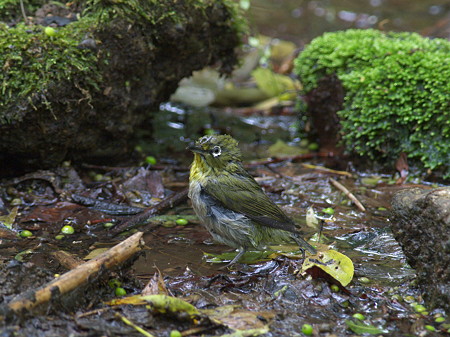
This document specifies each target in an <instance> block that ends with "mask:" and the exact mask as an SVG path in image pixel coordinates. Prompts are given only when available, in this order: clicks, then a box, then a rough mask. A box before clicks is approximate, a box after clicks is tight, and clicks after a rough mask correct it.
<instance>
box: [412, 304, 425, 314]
mask: <svg viewBox="0 0 450 337" xmlns="http://www.w3.org/2000/svg"><path fill="white" fill-rule="evenodd" d="M413 308H414V311H415V312H424V311H426V310H427V308H425V307H424V306H423V305H422V304H417V305H415V306H414V307H413Z"/></svg>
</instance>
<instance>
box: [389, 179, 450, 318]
mask: <svg viewBox="0 0 450 337" xmlns="http://www.w3.org/2000/svg"><path fill="white" fill-rule="evenodd" d="M392 208H393V216H392V220H393V221H392V231H393V233H394V236H395V238H396V240H397V241H399V242H400V245H401V246H402V248H403V251H404V253H405V255H406V257H407V260H408V263H409V264H410V265H411V266H412V267H413V268H415V269H416V271H417V277H418V281H419V284H420V286H421V288H422V290H423V293H424V297H425V299H426V301H427V302H428V305H429V306H430V307H444V308H445V309H447V310H450V187H442V188H437V189H431V190H428V189H421V188H413V189H407V190H402V191H400V192H397V193H396V194H395V196H394V198H393V201H392Z"/></svg>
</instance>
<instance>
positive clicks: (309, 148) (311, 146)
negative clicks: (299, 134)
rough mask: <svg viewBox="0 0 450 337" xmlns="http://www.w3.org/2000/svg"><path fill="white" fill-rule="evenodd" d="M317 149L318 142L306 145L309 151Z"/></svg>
mask: <svg viewBox="0 0 450 337" xmlns="http://www.w3.org/2000/svg"><path fill="white" fill-rule="evenodd" d="M318 149H319V144H317V143H311V144H309V145H308V150H310V151H317V150H318Z"/></svg>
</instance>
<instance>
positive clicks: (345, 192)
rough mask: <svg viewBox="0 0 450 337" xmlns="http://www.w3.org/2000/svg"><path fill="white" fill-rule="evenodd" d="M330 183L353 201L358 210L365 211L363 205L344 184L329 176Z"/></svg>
mask: <svg viewBox="0 0 450 337" xmlns="http://www.w3.org/2000/svg"><path fill="white" fill-rule="evenodd" d="M330 183H331V184H332V185H334V186H335V187H336V188H337V189H338V190H341V191H342V192H344V194H345V195H346V196H347V197H348V198H349V199H350V200H351V201H353V202H354V203H355V205H356V207H358V208H359V210H361V211H363V212H365V211H366V208H365V207H364V206H363V204H362V203H361V202H360V201H359V200H358V199H356V197H355V195H354V194H353V193H352V192H350V191H349V190H348V189H347V188H346V187H345V186H344V185H342V184H341V183H339V182H337V181H336V180H334V179H333V178H330Z"/></svg>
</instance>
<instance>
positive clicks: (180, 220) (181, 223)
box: [175, 218, 189, 226]
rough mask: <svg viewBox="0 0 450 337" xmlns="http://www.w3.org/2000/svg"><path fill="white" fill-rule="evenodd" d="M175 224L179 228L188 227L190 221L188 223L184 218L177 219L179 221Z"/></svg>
mask: <svg viewBox="0 0 450 337" xmlns="http://www.w3.org/2000/svg"><path fill="white" fill-rule="evenodd" d="M175 222H176V223H177V225H179V226H186V225H187V224H188V223H189V221H187V220H186V219H183V218H180V219H177V221H175Z"/></svg>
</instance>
